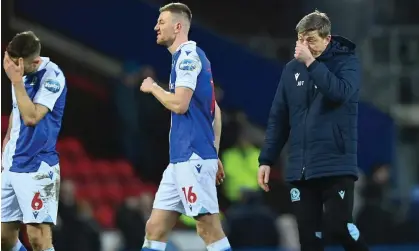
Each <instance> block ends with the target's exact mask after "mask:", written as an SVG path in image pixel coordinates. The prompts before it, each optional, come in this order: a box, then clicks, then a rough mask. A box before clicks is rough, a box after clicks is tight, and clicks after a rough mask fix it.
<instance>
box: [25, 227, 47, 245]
mask: <svg viewBox="0 0 419 251" xmlns="http://www.w3.org/2000/svg"><path fill="white" fill-rule="evenodd" d="M26 230H27V233H28V239H29V242H30V244H31V246H32V248H33V250H43V249H44V248H45V247H48V246H50V245H51V244H52V236H51V229H50V226H49V225H44V224H34V225H27V226H26Z"/></svg>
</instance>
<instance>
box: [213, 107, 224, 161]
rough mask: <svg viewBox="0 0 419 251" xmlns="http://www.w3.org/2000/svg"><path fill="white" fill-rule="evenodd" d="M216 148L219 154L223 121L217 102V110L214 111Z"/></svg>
mask: <svg viewBox="0 0 419 251" xmlns="http://www.w3.org/2000/svg"><path fill="white" fill-rule="evenodd" d="M213 128H214V136H215V140H214V146H215V149H217V153H218V152H219V150H220V141H221V128H222V120H221V109H220V107H219V106H218V104H217V102H215V110H214V125H213Z"/></svg>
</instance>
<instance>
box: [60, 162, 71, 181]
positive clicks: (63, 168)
mask: <svg viewBox="0 0 419 251" xmlns="http://www.w3.org/2000/svg"><path fill="white" fill-rule="evenodd" d="M74 173H75V172H74V168H73V166H72V164H71V163H70V161H69V160H67V159H65V158H63V159H61V160H60V175H61V178H63V179H73V178H74Z"/></svg>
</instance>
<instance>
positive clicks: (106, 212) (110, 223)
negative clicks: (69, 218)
mask: <svg viewBox="0 0 419 251" xmlns="http://www.w3.org/2000/svg"><path fill="white" fill-rule="evenodd" d="M95 218H96V220H97V221H98V222H99V224H100V225H101V226H102V227H103V228H106V229H110V228H113V227H114V210H113V209H112V208H111V207H110V206H108V205H105V204H104V205H101V206H99V207H98V208H97V209H96V211H95Z"/></svg>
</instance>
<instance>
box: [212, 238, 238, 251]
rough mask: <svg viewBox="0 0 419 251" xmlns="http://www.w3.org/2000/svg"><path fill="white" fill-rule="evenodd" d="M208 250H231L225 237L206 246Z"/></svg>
mask: <svg viewBox="0 0 419 251" xmlns="http://www.w3.org/2000/svg"><path fill="white" fill-rule="evenodd" d="M207 250H208V251H232V249H231V246H230V242H228V239H227V237H224V238H222V239H221V240H218V241H216V242H214V243H211V244H209V245H208V247H207Z"/></svg>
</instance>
